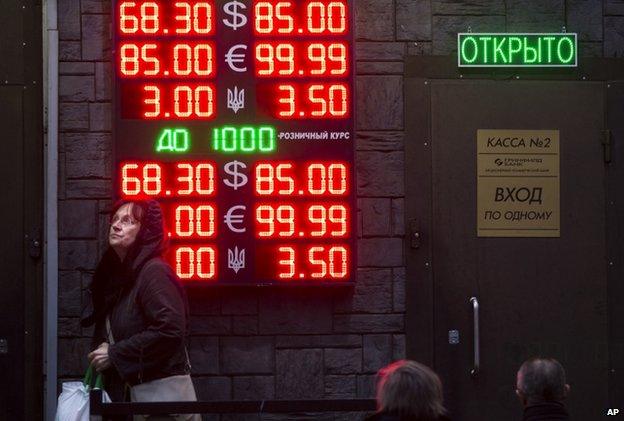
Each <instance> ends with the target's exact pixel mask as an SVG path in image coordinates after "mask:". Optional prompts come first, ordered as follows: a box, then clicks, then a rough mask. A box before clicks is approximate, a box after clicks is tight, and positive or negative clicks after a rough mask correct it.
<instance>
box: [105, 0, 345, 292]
mask: <svg viewBox="0 0 624 421" xmlns="http://www.w3.org/2000/svg"><path fill="white" fill-rule="evenodd" d="M113 9H114V10H113V13H114V27H113V38H114V43H113V45H114V47H113V60H114V68H115V71H114V76H113V78H114V91H115V100H114V105H115V107H114V139H115V181H114V182H115V188H116V197H117V198H126V199H139V200H140V199H146V198H154V199H156V200H158V201H159V202H160V203H161V205H162V206H163V209H164V212H165V216H166V222H167V235H168V236H169V241H170V247H169V251H168V254H167V259H168V260H169V262H170V263H171V265H172V267H173V268H175V271H176V273H177V275H178V276H179V278H180V279H182V280H183V281H184V282H186V283H188V284H193V285H245V284H250V285H265V284H273V285H275V284H277V285H282V284H283V285H310V284H319V285H349V284H352V283H353V282H354V280H355V267H356V250H355V236H356V229H355V222H356V221H355V219H356V217H355V215H356V213H355V194H356V185H355V169H354V141H355V139H354V102H355V101H354V98H353V96H354V83H353V81H354V76H353V72H354V67H353V63H354V57H353V30H354V27H353V26H354V25H353V24H354V20H353V2H352V0H341V1H329V0H322V1H299V0H291V1H255V0H234V1H224V0H212V1H197V0H187V1H175V0H167V1H165V0H159V1H143V0H135V1H122V0H116V1H114V2H113Z"/></svg>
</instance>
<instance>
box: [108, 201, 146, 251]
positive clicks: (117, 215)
mask: <svg viewBox="0 0 624 421" xmlns="http://www.w3.org/2000/svg"><path fill="white" fill-rule="evenodd" d="M111 215H112V216H111V220H110V229H109V231H108V244H109V245H110V246H111V248H112V249H113V250H115V253H117V255H118V256H119V258H120V259H121V260H123V259H124V258H125V256H126V254H128V250H130V248H131V247H132V246H133V245H134V243H135V242H136V240H137V236H138V234H139V231H140V230H141V223H142V221H143V217H144V215H145V209H144V206H143V205H142V204H141V203H139V202H128V201H120V202H118V203H116V204H115V206H114V207H113V212H112V214H111Z"/></svg>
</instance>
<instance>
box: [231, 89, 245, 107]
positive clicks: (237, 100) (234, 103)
mask: <svg viewBox="0 0 624 421" xmlns="http://www.w3.org/2000/svg"><path fill="white" fill-rule="evenodd" d="M227 107H228V108H229V109H230V110H232V111H234V114H236V113H238V110H241V109H243V108H245V90H244V89H241V90H240V91H239V90H238V86H235V87H234V90H231V89H228V90H227Z"/></svg>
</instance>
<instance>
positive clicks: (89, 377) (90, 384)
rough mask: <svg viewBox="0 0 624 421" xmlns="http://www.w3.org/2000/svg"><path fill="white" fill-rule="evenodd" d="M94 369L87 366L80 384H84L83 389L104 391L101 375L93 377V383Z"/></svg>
mask: <svg viewBox="0 0 624 421" xmlns="http://www.w3.org/2000/svg"><path fill="white" fill-rule="evenodd" d="M93 372H94V369H93V366H92V365H89V368H87V372H86V373H85V376H84V379H83V380H82V384H84V386H85V389H87V390H89V389H104V377H103V376H102V373H97V374H96V375H95V382H94V381H93V374H94V373H93Z"/></svg>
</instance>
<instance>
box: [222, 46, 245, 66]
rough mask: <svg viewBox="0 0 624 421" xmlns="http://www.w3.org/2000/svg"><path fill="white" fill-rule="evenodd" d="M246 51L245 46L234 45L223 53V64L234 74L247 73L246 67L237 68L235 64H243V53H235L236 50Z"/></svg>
mask: <svg viewBox="0 0 624 421" xmlns="http://www.w3.org/2000/svg"><path fill="white" fill-rule="evenodd" d="M240 49H243V50H247V46H246V45H245V44H236V45H235V46H233V47H232V48H230V49H229V50H228V52H227V53H225V62H226V63H227V64H228V66H230V69H232V70H234V71H235V72H238V73H242V72H246V71H247V66H245V67H238V66H237V65H236V64H235V63H245V53H237V51H238V50H240Z"/></svg>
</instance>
